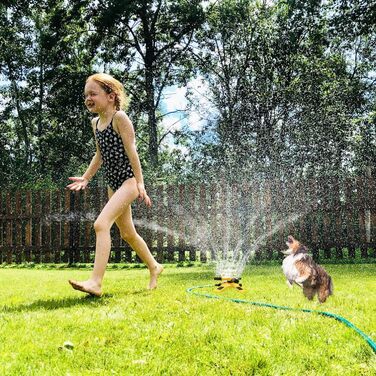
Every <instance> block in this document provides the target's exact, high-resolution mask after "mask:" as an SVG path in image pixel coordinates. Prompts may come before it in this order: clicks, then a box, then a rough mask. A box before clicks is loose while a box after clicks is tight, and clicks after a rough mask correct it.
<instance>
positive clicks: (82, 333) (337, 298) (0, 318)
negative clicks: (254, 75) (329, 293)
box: [0, 265, 376, 376]
mask: <svg viewBox="0 0 376 376" xmlns="http://www.w3.org/2000/svg"><path fill="white" fill-rule="evenodd" d="M326 269H327V270H328V272H329V273H330V274H331V275H332V277H333V279H334V286H335V290H334V293H335V295H334V296H333V297H331V298H330V299H329V300H328V302H327V303H325V304H324V305H320V304H319V303H318V302H317V301H313V302H309V301H307V300H305V299H304V298H303V296H302V293H301V291H300V289H298V288H294V289H293V290H289V289H288V288H287V286H286V285H285V282H284V277H283V275H282V272H281V269H280V267H279V266H251V267H250V268H248V269H247V270H246V272H245V274H244V276H243V280H242V282H243V285H244V287H245V289H246V291H245V292H244V293H238V292H236V291H226V292H225V293H223V294H224V295H223V296H228V297H235V298H240V299H246V300H251V301H257V302H264V303H272V304H277V305H285V306H290V307H299V308H303V307H304V308H309V309H318V310H323V311H328V312H332V313H336V314H338V315H341V316H343V317H345V318H347V319H348V320H350V321H351V322H352V323H353V324H354V325H356V326H358V327H359V328H360V329H361V330H362V331H364V332H365V333H366V334H367V335H369V336H370V337H371V338H372V339H373V340H376V320H375V319H374V318H375V317H376V289H375V273H376V265H351V266H348V265H328V266H326ZM89 273H90V272H89V271H88V270H77V269H72V270H69V269H66V270H29V269H1V270H0V285H1V286H2V288H1V290H0V330H1V342H0V374H1V375H68V374H69V375H111V374H114V375H252V374H254V375H341V376H343V375H374V374H375V371H376V361H375V359H376V356H375V354H374V353H373V352H372V350H371V348H370V347H369V346H368V345H367V343H366V342H365V341H364V340H363V339H362V338H361V337H360V336H359V335H358V334H356V333H355V332H354V331H352V330H351V329H349V328H347V327H346V326H344V325H343V324H341V323H339V322H337V321H335V320H333V319H330V318H325V317H322V316H319V315H315V314H307V313H299V312H286V311H281V310H274V309H268V308H260V307H255V306H251V305H244V304H236V303H232V302H228V301H220V300H217V299H206V298H202V297H196V296H193V295H190V294H187V293H186V289H187V288H188V287H191V286H197V285H206V284H210V283H214V281H213V270H212V268H210V267H209V266H202V267H193V268H176V267H175V266H167V267H166V269H165V272H164V274H163V276H162V278H161V279H160V285H159V288H158V289H157V290H155V291H147V290H145V287H146V285H147V282H148V271H147V270H145V269H132V270H109V271H108V272H107V275H106V284H105V286H104V288H105V294H104V296H103V298H101V299H95V298H90V297H85V296H84V295H82V294H81V293H79V292H77V291H74V290H72V289H71V288H70V287H69V285H68V284H67V279H68V278H77V279H81V278H86V277H87V276H88V275H89ZM204 291H206V292H210V293H211V292H212V291H213V289H212V288H206V289H204ZM64 344H66V345H64ZM67 344H68V345H67ZM70 344H71V345H72V348H70Z"/></svg>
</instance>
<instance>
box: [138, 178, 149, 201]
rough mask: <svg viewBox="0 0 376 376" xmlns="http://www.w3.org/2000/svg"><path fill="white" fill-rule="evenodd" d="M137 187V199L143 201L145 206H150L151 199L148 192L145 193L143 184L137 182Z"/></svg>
mask: <svg viewBox="0 0 376 376" xmlns="http://www.w3.org/2000/svg"><path fill="white" fill-rule="evenodd" d="M137 189H138V200H139V201H140V202H141V201H144V202H145V204H146V206H149V207H150V206H151V200H150V197H149V196H148V194H147V193H146V190H145V186H144V185H143V184H142V183H137Z"/></svg>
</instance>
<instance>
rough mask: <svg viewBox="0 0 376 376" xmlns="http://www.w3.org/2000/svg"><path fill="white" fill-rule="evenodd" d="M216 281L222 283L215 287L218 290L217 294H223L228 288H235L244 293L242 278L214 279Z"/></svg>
mask: <svg viewBox="0 0 376 376" xmlns="http://www.w3.org/2000/svg"><path fill="white" fill-rule="evenodd" d="M214 279H215V280H217V281H221V282H220V283H216V284H215V286H217V288H216V289H215V291H216V292H222V291H224V290H225V289H227V288H234V289H236V290H238V291H241V292H243V291H244V289H243V287H242V284H241V283H239V281H240V278H225V277H214Z"/></svg>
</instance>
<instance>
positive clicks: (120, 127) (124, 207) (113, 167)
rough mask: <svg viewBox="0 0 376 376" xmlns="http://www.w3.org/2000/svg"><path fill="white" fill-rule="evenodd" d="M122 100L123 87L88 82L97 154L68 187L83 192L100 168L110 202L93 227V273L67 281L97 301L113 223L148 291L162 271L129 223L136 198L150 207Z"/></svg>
mask: <svg viewBox="0 0 376 376" xmlns="http://www.w3.org/2000/svg"><path fill="white" fill-rule="evenodd" d="M125 99H126V98H125V92H124V87H123V85H122V84H121V83H120V82H119V81H118V80H116V79H115V78H113V77H112V76H110V75H108V74H104V73H98V74H94V75H92V76H90V77H89V78H88V79H87V80H86V85H85V105H86V107H87V108H88V110H89V111H90V112H92V113H96V114H98V117H96V118H94V119H93V120H92V122H91V125H92V128H93V132H94V136H95V140H96V145H97V151H96V153H95V155H94V157H93V159H92V160H91V163H90V165H89V167H88V168H87V170H86V172H85V173H84V174H83V175H82V176H81V177H70V178H69V179H70V180H72V181H73V183H71V184H69V185H68V186H67V188H69V189H71V190H73V191H79V190H81V189H85V188H86V186H87V184H88V183H89V180H90V179H91V178H92V177H93V176H94V175H95V173H96V172H97V171H98V169H99V168H100V166H101V165H102V164H103V165H104V168H105V178H106V182H107V184H108V198H109V200H108V202H107V204H106V205H105V207H104V208H103V210H102V212H101V213H100V214H99V216H98V218H97V220H96V221H95V223H94V229H95V233H96V249H95V261H94V270H93V272H92V275H91V277H90V279H89V280H87V281H83V282H78V281H74V280H69V283H70V284H71V285H72V287H73V288H74V289H76V290H80V291H83V292H86V293H88V294H91V295H95V296H101V295H102V280H103V276H104V272H105V269H106V265H107V262H108V257H109V254H110V249H111V237H110V229H111V226H112V225H113V223H114V222H115V223H116V225H117V226H118V228H119V230H120V234H121V237H122V238H123V239H124V240H125V241H127V242H128V243H129V245H130V246H131V248H132V249H133V250H134V251H135V252H136V253H137V255H138V256H139V257H140V258H141V260H142V261H143V262H144V263H145V264H146V265H147V266H148V268H149V271H150V282H149V289H154V288H156V287H157V279H158V275H159V274H160V273H161V272H162V271H163V267H162V265H161V264H159V263H157V261H156V260H155V259H154V257H153V255H152V254H151V253H150V250H149V248H148V246H147V245H146V243H145V241H144V240H143V239H142V238H141V237H140V236H139V235H138V234H137V232H136V230H135V227H134V224H133V220H132V211H131V203H132V202H133V201H134V200H135V199H136V198H137V196H138V197H139V199H140V200H142V201H144V202H145V204H146V205H147V206H151V201H150V198H149V196H148V195H147V193H146V191H145V187H144V181H143V176H142V171H141V164H140V160H139V157H138V154H137V150H136V144H135V134H134V129H133V125H132V123H131V121H130V120H129V118H128V116H127V115H126V114H125V112H124V111H122V110H121V109H122V108H123V107H124V105H125Z"/></svg>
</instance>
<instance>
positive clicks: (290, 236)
mask: <svg viewBox="0 0 376 376" xmlns="http://www.w3.org/2000/svg"><path fill="white" fill-rule="evenodd" d="M294 241H295V239H294V237H293V236H292V235H289V236H288V237H287V243H290V244H291V243H294Z"/></svg>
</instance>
